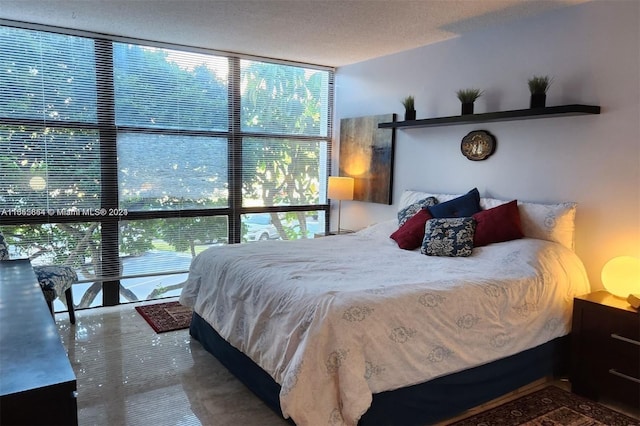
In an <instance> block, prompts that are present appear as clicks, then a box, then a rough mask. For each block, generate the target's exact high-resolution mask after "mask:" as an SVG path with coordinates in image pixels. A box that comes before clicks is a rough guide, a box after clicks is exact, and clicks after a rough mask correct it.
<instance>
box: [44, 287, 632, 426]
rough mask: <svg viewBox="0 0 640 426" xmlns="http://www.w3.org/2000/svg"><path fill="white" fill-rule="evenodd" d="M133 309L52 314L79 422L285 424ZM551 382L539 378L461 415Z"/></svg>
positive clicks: (193, 347) (187, 344)
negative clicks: (72, 377) (72, 376)
mask: <svg viewBox="0 0 640 426" xmlns="http://www.w3.org/2000/svg"><path fill="white" fill-rule="evenodd" d="M167 300H175V299H167ZM149 303H157V302H149ZM134 306H135V305H134V304H126V305H121V306H114V307H107V308H97V309H87V310H82V311H78V312H77V313H76V317H77V319H76V325H75V326H71V325H70V324H69V316H68V315H67V314H66V312H63V313H59V314H56V323H57V324H58V329H59V331H60V335H61V338H62V341H63V344H64V345H65V347H66V348H67V350H68V354H69V359H70V360H71V365H72V367H73V369H74V371H75V373H76V377H77V382H78V419H79V424H80V426H89V425H109V426H111V425H144V426H148V425H153V426H164V425H184V426H187V425H204V426H237V425H243V426H285V425H289V423H288V422H286V421H285V420H283V419H282V418H280V417H279V416H277V415H276V414H275V413H274V412H273V411H271V410H270V409H269V408H268V407H267V406H266V405H264V404H263V403H262V402H261V401H260V400H259V399H258V398H257V397H255V396H254V395H253V394H252V393H251V392H250V391H249V390H248V389H247V388H246V387H244V385H242V384H241V383H240V382H239V381H238V380H237V379H235V378H234V377H233V376H232V375H231V374H230V373H229V372H228V371H227V370H226V369H225V368H224V367H223V366H222V365H221V364H220V363H219V362H218V361H217V360H216V359H215V358H214V357H213V356H211V355H210V354H209V353H208V352H206V351H205V350H204V349H203V348H202V347H201V346H200V344H199V343H198V342H193V343H192V342H191V338H190V336H189V334H188V330H179V331H172V332H168V333H162V334H156V333H155V332H154V331H153V329H152V328H151V327H150V326H149V325H148V324H147V323H146V322H145V321H144V319H142V317H141V316H140V315H139V314H138V313H137V312H136V310H135V309H134ZM548 383H549V382H548V381H544V380H541V381H539V382H536V383H534V384H532V385H530V386H527V387H525V388H523V389H520V390H518V391H516V392H513V393H512V394H510V395H507V396H505V397H503V398H501V399H499V400H498V401H492V402H491V403H487V404H484V405H483V406H481V407H477V408H475V409H473V410H470V411H469V412H468V413H466V414H465V415H464V416H460V417H466V416H468V415H471V414H475V413H476V412H479V411H482V410H484V409H487V408H489V407H491V406H495V405H498V404H500V403H503V402H505V401H507V400H509V399H513V398H516V397H519V396H521V395H522V394H523V393H525V392H530V391H533V390H536V389H538V388H540V387H542V386H545V385H547V384H548ZM554 384H556V385H559V386H561V387H564V388H568V384H567V383H566V382H562V381H556V382H554ZM614 408H615V407H614ZM621 411H624V410H621ZM627 414H632V415H634V414H636V415H637V413H629V412H627ZM451 420H453V419H451ZM446 423H447V422H443V423H442V424H446Z"/></svg>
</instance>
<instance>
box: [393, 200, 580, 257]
mask: <svg viewBox="0 0 640 426" xmlns="http://www.w3.org/2000/svg"><path fill="white" fill-rule="evenodd" d="M460 195H462V194H438V193H431V192H422V191H411V190H407V191H404V192H403V193H402V196H400V205H399V207H398V211H400V210H402V209H403V208H404V207H406V206H408V205H410V204H413V203H415V202H416V201H420V200H421V199H423V198H426V197H436V198H437V199H438V202H439V203H443V202H445V201H449V200H452V199H454V198H456V197H459V196H460ZM509 201H511V200H498V199H496V198H480V207H482V209H483V210H487V209H490V208H493V207H497V206H499V205H501V204H504V203H508V202H509ZM576 208H577V204H576V203H571V202H567V203H557V204H542V203H532V202H523V201H518V210H519V211H520V222H521V224H522V232H523V233H524V236H525V237H529V238H537V239H539V240H546V241H552V242H555V243H560V244H562V245H563V246H565V247H566V248H568V249H569V250H574V249H575V218H576Z"/></svg>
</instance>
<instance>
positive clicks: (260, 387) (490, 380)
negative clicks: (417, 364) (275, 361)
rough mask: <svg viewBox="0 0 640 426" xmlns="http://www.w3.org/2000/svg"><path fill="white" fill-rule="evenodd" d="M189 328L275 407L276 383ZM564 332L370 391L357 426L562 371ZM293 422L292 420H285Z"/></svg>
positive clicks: (442, 414)
mask: <svg viewBox="0 0 640 426" xmlns="http://www.w3.org/2000/svg"><path fill="white" fill-rule="evenodd" d="M189 333H190V334H191V336H192V337H193V338H195V339H196V340H198V341H199V342H200V343H201V344H202V346H203V347H204V348H205V349H206V350H207V351H208V352H210V353H211V354H213V355H214V356H215V357H216V358H217V359H218V360H219V361H220V362H221V363H222V364H223V365H224V366H225V367H226V368H227V369H228V370H229V371H230V372H231V373H233V374H234V375H235V376H236V377H237V378H238V379H239V380H240V381H241V382H242V383H244V384H245V385H246V386H247V387H248V388H249V389H251V391H253V392H254V393H255V394H256V395H257V396H258V397H260V398H261V399H262V400H263V401H264V402H265V403H266V404H267V405H268V406H269V407H270V408H271V409H272V410H274V411H275V412H276V413H278V414H279V415H280V416H282V411H281V410H280V400H279V394H280V385H278V383H276V382H275V381H274V380H273V379H272V378H271V376H270V375H269V374H268V373H266V372H265V371H264V370H263V369H262V368H260V367H259V366H258V365H257V364H255V363H254V362H253V361H252V360H251V359H250V358H249V357H248V356H246V355H245V354H243V353H242V352H240V351H239V350H237V349H236V348H234V347H233V346H231V345H230V344H229V343H228V342H227V341H226V340H224V339H223V338H222V337H220V335H219V334H218V333H217V332H216V331H215V330H214V329H213V328H212V327H211V326H210V325H209V324H208V323H207V322H206V321H205V320H204V319H202V317H200V316H199V315H198V314H196V313H194V314H193V318H192V320H191V326H190V328H189ZM568 341H569V336H564V337H560V338H557V339H554V340H552V341H550V342H548V343H545V344H543V345H540V346H537V347H535V348H532V349H528V350H526V351H524V352H520V353H518V354H515V355H512V356H509V357H507V358H503V359H500V360H498V361H494V362H491V363H488V364H484V365H481V366H479V367H475V368H471V369H468V370H464V371H460V372H458V373H454V374H450V375H447V376H443V377H439V378H436V379H433V380H430V381H428V382H425V383H421V384H417V385H414V386H409V387H406V388H401V389H396V390H393V391H389V392H381V393H377V394H374V395H373V402H372V404H371V407H370V408H369V410H368V411H367V412H366V413H365V414H364V415H363V416H362V418H361V419H360V422H359V423H358V424H359V425H360V426H369V425H380V426H382V425H390V426H391V425H398V424H402V425H407V426H409V425H425V424H431V423H434V422H438V421H442V420H444V419H447V418H450V417H453V416H455V415H457V414H460V413H461V412H463V411H464V410H467V409H469V408H472V407H475V406H477V405H480V404H482V403H485V402H487V401H490V400H492V399H494V398H497V397H499V396H501V395H504V394H506V393H508V392H511V391H513V390H515V389H518V388H520V387H522V386H525V385H527V384H529V383H531V382H533V381H535V380H538V379H540V378H543V377H549V376H558V375H560V374H564V372H566V371H567V365H568V364H567V363H568V358H567V357H568ZM291 423H293V422H291Z"/></svg>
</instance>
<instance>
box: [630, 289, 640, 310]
mask: <svg viewBox="0 0 640 426" xmlns="http://www.w3.org/2000/svg"><path fill="white" fill-rule="evenodd" d="M627 302H629V304H630V305H631V306H632V307H633V308H635V309H638V308H640V293H638V294H633V293H631V294H630V295H629V297H627Z"/></svg>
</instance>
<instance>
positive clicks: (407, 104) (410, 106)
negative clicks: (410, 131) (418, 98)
mask: <svg viewBox="0 0 640 426" xmlns="http://www.w3.org/2000/svg"><path fill="white" fill-rule="evenodd" d="M402 105H404V119H405V121H407V120H415V119H416V105H415V99H414V98H413V96H407V97H406V98H404V99H403V100H402Z"/></svg>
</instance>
